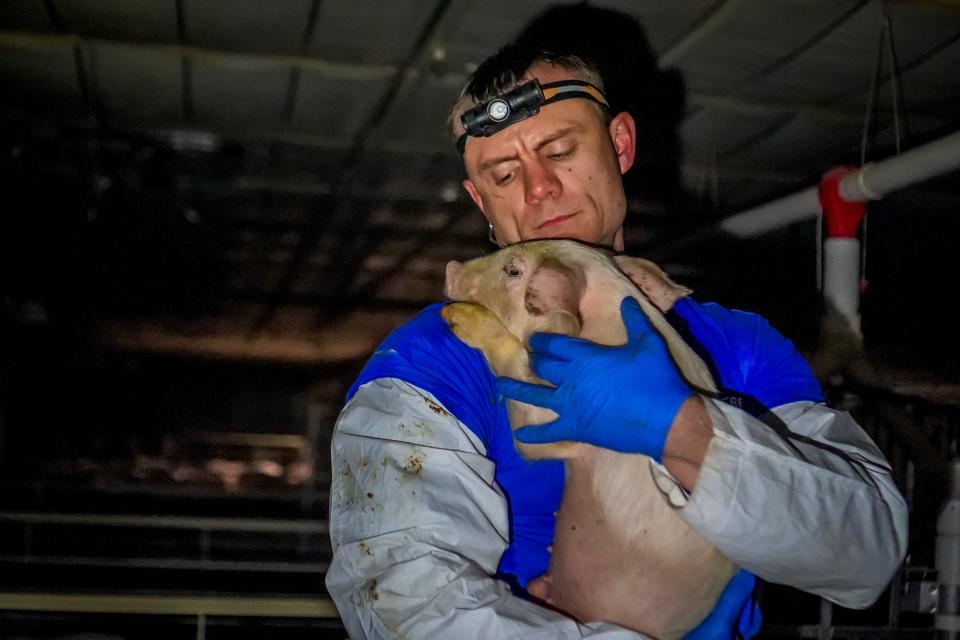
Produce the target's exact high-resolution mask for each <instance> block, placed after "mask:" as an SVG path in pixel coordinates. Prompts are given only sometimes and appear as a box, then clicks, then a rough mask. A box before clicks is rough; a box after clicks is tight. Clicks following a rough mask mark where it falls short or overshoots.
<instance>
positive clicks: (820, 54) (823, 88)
mask: <svg viewBox="0 0 960 640" xmlns="http://www.w3.org/2000/svg"><path fill="white" fill-rule="evenodd" d="M958 16H960V11H958V10H956V9H952V10H951V9H945V8H942V7H930V6H926V5H922V6H909V7H898V8H897V10H896V11H895V12H893V13H892V20H893V29H894V34H895V38H896V46H897V55H898V57H899V60H900V64H901V65H902V66H904V67H909V66H910V64H911V63H912V62H913V61H914V60H916V59H917V58H918V57H920V56H924V55H926V54H927V53H928V52H929V51H930V50H931V49H933V48H935V47H936V46H938V45H939V43H941V42H943V40H944V39H946V38H947V37H949V36H951V35H953V34H955V33H956V32H957V25H958V22H957V21H958V19H960V18H958ZM882 24H883V15H882V13H881V12H880V11H879V5H870V6H869V7H868V9H867V10H865V11H861V12H859V13H858V14H857V15H855V16H854V17H853V18H851V19H850V20H849V21H848V22H846V23H845V24H844V25H843V26H842V27H841V28H839V29H837V30H836V31H835V32H834V33H832V34H831V35H830V36H828V37H827V38H825V39H824V40H823V41H822V42H821V43H820V44H819V45H818V46H816V47H814V48H812V49H811V50H810V51H809V52H807V53H806V54H804V55H803V56H801V57H799V58H798V59H797V60H795V61H794V62H793V63H791V64H789V65H787V66H786V67H785V68H784V69H783V70H781V71H780V72H779V73H778V74H777V75H776V77H773V78H770V79H769V80H767V81H765V82H761V83H757V84H756V85H754V86H753V87H752V88H750V89H748V90H747V91H745V94H744V95H746V96H747V97H750V98H755V99H760V100H776V101H778V102H781V103H783V102H791V101H796V102H801V103H825V102H827V103H828V102H831V101H834V100H840V99H847V98H849V97H850V96H851V95H852V96H856V95H857V94H858V93H860V94H862V95H864V96H866V93H867V90H868V88H869V86H870V79H871V77H872V74H873V68H874V64H875V59H876V54H877V45H878V43H879V36H880V28H881V26H882Z"/></svg>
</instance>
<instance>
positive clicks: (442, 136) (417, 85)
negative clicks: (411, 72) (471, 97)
mask: <svg viewBox="0 0 960 640" xmlns="http://www.w3.org/2000/svg"><path fill="white" fill-rule="evenodd" d="M458 89H459V87H457V86H455V84H454V83H451V82H445V81H443V80H442V79H440V78H437V77H436V76H435V75H433V74H430V73H428V74H425V75H422V76H420V77H419V78H418V79H416V80H414V81H412V82H410V83H408V84H407V85H406V86H405V87H403V89H402V90H401V92H400V93H399V94H398V95H397V99H396V103H395V105H394V108H393V109H391V110H390V113H389V115H388V116H387V120H386V122H385V123H384V128H383V131H384V134H383V138H382V140H383V142H384V143H385V144H389V145H398V144H401V145H415V146H418V147H422V146H424V145H427V146H428V147H429V148H431V149H445V148H448V147H449V148H450V149H453V146H452V145H451V144H450V143H449V139H448V138H447V135H446V131H445V128H446V127H445V123H446V120H447V110H448V109H449V108H450V105H451V104H452V103H453V99H454V97H455V96H456V94H457V90H458Z"/></svg>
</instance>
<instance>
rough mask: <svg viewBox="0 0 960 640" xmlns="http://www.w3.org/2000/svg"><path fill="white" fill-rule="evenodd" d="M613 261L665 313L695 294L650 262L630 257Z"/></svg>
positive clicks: (615, 257) (619, 257) (618, 257)
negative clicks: (675, 303) (678, 301)
mask: <svg viewBox="0 0 960 640" xmlns="http://www.w3.org/2000/svg"><path fill="white" fill-rule="evenodd" d="M613 259H614V261H615V262H616V263H617V266H618V267H620V270H621V271H623V273H624V274H625V275H626V276H627V277H628V278H630V280H631V281H632V282H633V284H635V285H636V286H637V288H638V289H640V291H642V292H643V293H644V295H646V296H647V298H649V299H650V302H652V303H653V304H654V305H655V306H656V307H657V308H658V309H660V311H662V312H664V313H665V312H667V311H669V310H670V308H671V307H672V306H673V303H674V302H676V301H677V300H679V299H680V298H683V297H684V296H688V295H690V294H691V293H693V291H691V290H690V289H688V288H686V287H684V286H683V285H679V284H677V283H676V282H674V281H673V280H671V279H670V276H668V275H667V274H666V273H664V272H663V270H662V269H661V268H660V267H658V266H657V265H656V264H654V263H653V262H650V261H649V260H644V259H643V258H632V257H630V256H614V258H613Z"/></svg>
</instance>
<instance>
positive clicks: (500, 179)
mask: <svg viewBox="0 0 960 640" xmlns="http://www.w3.org/2000/svg"><path fill="white" fill-rule="evenodd" d="M514 173H516V172H514V171H511V172H510V173H505V174H504V175H502V176H495V177H494V184H496V185H497V186H498V187H502V186H503V185H505V184H507V183H508V182H510V181H511V180H512V179H513V175H514Z"/></svg>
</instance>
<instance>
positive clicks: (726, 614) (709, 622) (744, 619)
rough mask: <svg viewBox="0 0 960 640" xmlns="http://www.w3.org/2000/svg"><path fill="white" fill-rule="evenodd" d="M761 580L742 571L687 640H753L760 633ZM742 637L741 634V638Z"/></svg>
mask: <svg viewBox="0 0 960 640" xmlns="http://www.w3.org/2000/svg"><path fill="white" fill-rule="evenodd" d="M756 583H757V579H756V578H755V577H754V576H753V574H752V573H749V572H747V571H745V570H744V569H740V570H739V571H737V572H736V573H735V574H733V577H732V578H731V579H730V582H728V583H727V586H726V588H725V589H724V590H723V593H722V594H720V599H719V600H717V605H716V606H715V607H714V608H713V611H712V612H710V615H708V616H707V617H706V619H705V620H704V621H703V622H701V623H700V624H699V625H698V626H697V628H696V629H694V630H693V631H691V632H690V633H688V634H687V635H685V636H684V640H731V639H732V638H734V637H740V638H752V637H753V636H755V635H757V633H758V632H759V631H760V621H761V614H760V607H759V606H757V605H756V603H754V602H753V598H752V596H753V588H754V585H756ZM737 634H739V635H737Z"/></svg>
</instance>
